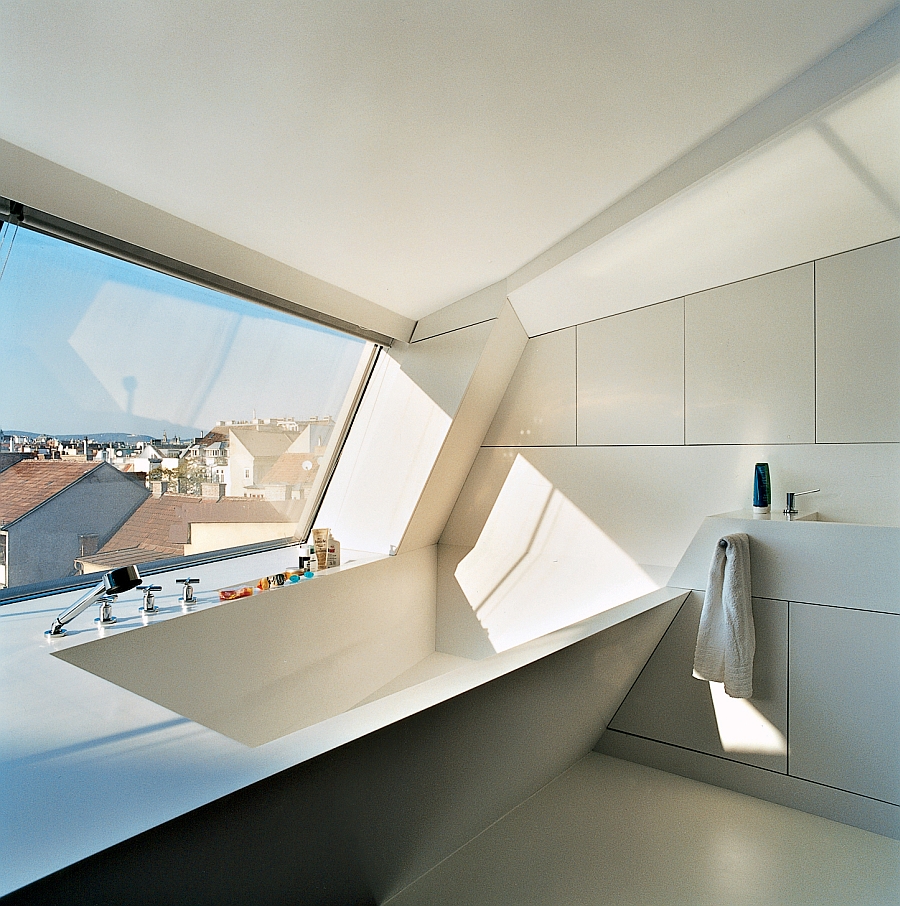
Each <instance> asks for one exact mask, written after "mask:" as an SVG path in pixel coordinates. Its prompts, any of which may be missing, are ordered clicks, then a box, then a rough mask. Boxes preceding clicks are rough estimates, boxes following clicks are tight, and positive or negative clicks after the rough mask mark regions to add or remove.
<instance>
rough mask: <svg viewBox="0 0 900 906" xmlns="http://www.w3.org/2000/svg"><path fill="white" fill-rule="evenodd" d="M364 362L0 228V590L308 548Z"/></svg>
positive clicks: (192, 291) (287, 322)
mask: <svg viewBox="0 0 900 906" xmlns="http://www.w3.org/2000/svg"><path fill="white" fill-rule="evenodd" d="M371 352H372V344H370V343H367V342H364V341H363V340H360V339H357V338H355V337H351V336H349V335H345V334H341V333H339V332H337V331H334V330H331V329H329V328H326V327H321V326H318V325H316V324H313V323H310V322H307V321H304V320H302V319H300V318H297V317H294V316H292V315H289V314H285V313H281V312H279V311H276V310H274V309H270V308H267V307H264V306H262V305H258V304H255V303H251V302H247V301H244V300H242V299H238V298H235V297H233V296H229V295H226V294H224V293H221V292H216V291H214V290H211V289H207V288H205V287H201V286H197V285H195V284H193V283H190V282H187V281H185V280H180V279H177V278H175V277H172V276H168V275H166V274H162V273H159V272H157V271H154V270H151V269H149V268H146V267H141V266H138V265H136V264H132V263H129V262H126V261H122V260H119V259H117V258H114V257H111V256H108V255H105V254H102V253H100V252H96V251H93V250H90V249H87V248H83V247H81V246H78V245H74V244H72V243H68V242H65V241H62V240H60V239H56V238H54V237H50V236H47V235H44V234H42V233H38V232H35V231H32V230H29V229H26V228H24V227H21V226H16V225H14V224H6V223H4V224H2V225H0V362H2V371H0V388H2V389H0V588H4V587H12V586H21V585H27V584H30V583H34V582H42V581H46V580H53V579H59V578H62V577H65V576H70V575H74V574H78V573H83V572H93V571H97V570H106V569H109V568H111V567H113V566H118V565H122V564H126V563H128V564H131V563H138V564H139V563H146V562H149V561H153V560H160V559H166V558H169V557H176V556H181V555H187V554H194V553H202V552H207V551H216V550H221V549H223V548H229V547H234V546H237V545H243V544H249V543H254V542H260V541H269V540H273V539H279V538H286V537H291V536H294V534H295V532H297V531H299V532H301V533H302V532H303V531H304V529H305V526H306V523H307V522H308V520H309V519H311V507H312V505H313V504H314V502H315V499H316V495H317V493H318V490H319V488H320V486H321V484H322V480H323V478H324V475H325V472H326V471H327V465H328V463H329V461H330V457H332V456H333V455H334V452H335V447H336V446H337V439H338V437H339V435H340V433H341V428H342V420H343V419H345V418H346V417H347V413H348V411H349V405H350V400H351V399H353V398H354V397H355V395H356V393H357V390H358V384H359V382H360V380H361V379H362V376H363V374H364V373H365V370H366V364H367V363H368V361H369V358H370V356H371Z"/></svg>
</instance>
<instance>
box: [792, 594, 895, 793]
mask: <svg viewBox="0 0 900 906" xmlns="http://www.w3.org/2000/svg"><path fill="white" fill-rule="evenodd" d="M788 688H789V690H790V698H789V702H790V703H789V713H788V727H789V735H788V739H789V755H788V773H789V774H792V775H793V776H795V777H802V778H803V779H805V780H813V781H815V782H817V783H824V784H827V785H828V786H832V787H837V788H838V789H842V790H849V791H850V792H853V793H860V794H861V795H863V796H871V797H873V798H875V799H881V800H883V801H885V802H893V803H895V804H898V805H900V616H897V615H896V614H888V613H873V612H871V611H864V610H848V609H844V608H841V607H822V606H819V605H815V604H794V603H792V604H791V605H790V676H789V686H788Z"/></svg>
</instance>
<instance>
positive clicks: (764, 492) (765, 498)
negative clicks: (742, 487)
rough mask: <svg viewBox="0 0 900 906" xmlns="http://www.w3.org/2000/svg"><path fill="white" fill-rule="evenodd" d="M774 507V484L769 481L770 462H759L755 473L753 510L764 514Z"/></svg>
mask: <svg viewBox="0 0 900 906" xmlns="http://www.w3.org/2000/svg"><path fill="white" fill-rule="evenodd" d="M771 509H772V485H771V483H770V481H769V464H768V463H767V462H758V463H757V464H756V469H755V471H754V474H753V512H754V514H756V515H762V514H765V513H768V512H770V511H771Z"/></svg>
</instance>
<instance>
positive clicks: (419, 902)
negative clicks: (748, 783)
mask: <svg viewBox="0 0 900 906" xmlns="http://www.w3.org/2000/svg"><path fill="white" fill-rule="evenodd" d="M898 860H900V843H898V842H897V841H894V840H889V839H887V838H886V837H879V836H877V835H875V834H871V833H868V832H866V831H862V830H858V829H857V828H853V827H847V826H846V825H842V824H837V823H836V822H834V821H828V820H826V819H824V818H819V817H816V816H813V815H806V814H804V813H802V812H797V811H794V810H792V809H788V808H784V807H783V806H779V805H773V804H772V803H770V802H763V801H761V800H759V799H754V798H751V797H749V796H742V795H741V794H739V793H734V792H731V791H729V790H723V789H719V788H717V787H714V786H709V785H707V784H705V783H698V782H696V781H694V780H688V779H686V778H684V777H677V776H675V775H674V774H667V773H663V772H662V771H656V770H654V769H652V768H647V767H643V766H641V765H637V764H631V763H629V762H627V761H622V760H619V759H616V758H609V757H608V756H604V755H598V754H595V753H592V754H590V755H587V756H586V757H585V758H583V759H581V760H580V761H578V762H577V763H576V764H575V765H574V766H573V767H572V768H571V769H570V770H568V771H567V772H566V773H565V774H563V775H561V776H560V777H558V778H557V779H556V780H554V781H553V782H552V783H550V784H548V785H547V786H546V787H544V788H543V789H542V790H540V791H539V792H538V793H536V794H535V795H534V796H533V797H531V798H530V799H528V800H527V801H526V802H524V803H522V805H520V806H519V807H518V808H516V809H513V810H512V811H511V812H509V813H508V814H507V815H505V816H504V817H503V818H502V819H501V820H500V821H498V822H497V823H496V824H494V825H493V826H491V827H490V828H488V829H487V830H486V831H485V832H484V833H483V834H481V835H479V836H478V837H476V838H475V839H474V840H472V841H471V842H470V843H468V844H467V845H466V846H464V847H463V848H462V849H460V850H459V851H458V852H456V853H454V854H453V855H452V856H450V858H448V859H446V860H445V861H444V862H442V863H441V864H439V865H438V866H436V867H435V868H434V870H433V871H430V872H429V873H428V874H426V875H424V876H423V877H422V878H421V879H419V880H418V881H416V882H415V883H413V884H410V885H409V887H407V888H406V889H405V890H402V891H401V892H400V893H398V894H397V895H396V896H395V897H393V898H391V899H389V900H387V901H386V906H387V904H390V906H434V904H436V903H440V904H443V906H463V904H466V906H474V904H477V906H525V904H527V906H562V904H566V906H569V904H571V906H574V904H578V906H700V904H703V906H712V904H715V906H721V904H725V903H727V904H729V906H776V904H779V906H780V904H784V906H787V904H790V906H848V904H851V903H853V904H860V906H861V904H866V906H894V904H895V903H896V902H897V896H896V895H897V890H898V883H897V863H898Z"/></svg>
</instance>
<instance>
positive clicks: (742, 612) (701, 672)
mask: <svg viewBox="0 0 900 906" xmlns="http://www.w3.org/2000/svg"><path fill="white" fill-rule="evenodd" d="M755 651H756V631H755V629H754V626H753V608H752V603H751V597H750V539H749V538H748V537H747V536H746V535H744V534H741V533H737V534H734V535H725V537H724V538H722V539H721V540H720V541H719V543H718V544H717V545H716V550H715V553H714V554H713V559H712V563H711V564H710V567H709V580H708V582H707V583H706V599H705V600H704V602H703V610H702V612H701V614H700V630H699V632H698V633H697V648H696V650H695V651H694V675H695V676H696V677H697V678H698V679H704V680H709V681H710V682H714V683H724V684H725V691H726V692H727V693H728V694H729V695H730V696H731V697H732V698H750V697H751V696H752V695H753V654H754V652H755Z"/></svg>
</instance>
